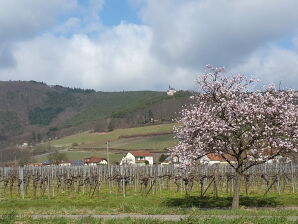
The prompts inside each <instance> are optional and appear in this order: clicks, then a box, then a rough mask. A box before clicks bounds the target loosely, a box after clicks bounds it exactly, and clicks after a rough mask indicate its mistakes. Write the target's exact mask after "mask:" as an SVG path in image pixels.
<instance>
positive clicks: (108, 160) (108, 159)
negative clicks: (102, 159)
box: [107, 142, 110, 166]
mask: <svg viewBox="0 0 298 224" xmlns="http://www.w3.org/2000/svg"><path fill="white" fill-rule="evenodd" d="M107 162H108V166H109V165H110V158H109V142H107Z"/></svg>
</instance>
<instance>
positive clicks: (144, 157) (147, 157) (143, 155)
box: [120, 151, 153, 166]
mask: <svg viewBox="0 0 298 224" xmlns="http://www.w3.org/2000/svg"><path fill="white" fill-rule="evenodd" d="M146 161H148V162H146ZM146 163H148V164H149V165H153V155H152V154H151V153H150V152H146V151H130V152H129V153H127V154H126V156H125V157H123V158H122V160H121V162H120V165H125V164H127V165H133V164H134V165H141V166H142V165H146Z"/></svg>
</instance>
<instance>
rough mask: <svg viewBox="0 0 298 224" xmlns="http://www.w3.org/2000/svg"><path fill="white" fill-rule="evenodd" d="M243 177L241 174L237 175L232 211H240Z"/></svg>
mask: <svg viewBox="0 0 298 224" xmlns="http://www.w3.org/2000/svg"><path fill="white" fill-rule="evenodd" d="M241 177H242V175H241V174H239V173H238V172H236V173H235V179H234V192H233V202H232V209H239V198H240V187H241Z"/></svg>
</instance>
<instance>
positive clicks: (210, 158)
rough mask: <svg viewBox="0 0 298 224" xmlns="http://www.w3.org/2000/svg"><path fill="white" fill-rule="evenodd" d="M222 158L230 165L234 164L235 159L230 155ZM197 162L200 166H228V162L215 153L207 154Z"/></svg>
mask: <svg viewBox="0 0 298 224" xmlns="http://www.w3.org/2000/svg"><path fill="white" fill-rule="evenodd" d="M224 156H225V158H227V159H228V160H229V161H231V162H232V163H233V162H235V159H234V158H233V157H231V156H230V155H228V154H225V155H224ZM199 161H200V163H201V164H210V165H212V164H228V162H227V161H226V160H225V159H224V158H223V157H222V156H220V155H218V154H215V153H209V154H207V155H205V156H203V157H202V158H200V160H199Z"/></svg>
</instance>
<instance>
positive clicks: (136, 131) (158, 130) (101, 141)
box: [51, 124, 174, 148]
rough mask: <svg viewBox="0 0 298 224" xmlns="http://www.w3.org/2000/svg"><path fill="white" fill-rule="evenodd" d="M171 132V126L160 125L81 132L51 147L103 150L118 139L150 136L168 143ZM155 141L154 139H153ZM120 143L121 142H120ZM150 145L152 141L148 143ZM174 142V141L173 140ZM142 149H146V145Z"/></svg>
mask: <svg viewBox="0 0 298 224" xmlns="http://www.w3.org/2000/svg"><path fill="white" fill-rule="evenodd" d="M172 131H173V124H160V125H151V126H145V127H138V128H125V129H116V130H114V131H111V132H102V133H96V132H95V133H90V132H83V133H79V134H76V135H71V136H67V137H64V138H61V139H58V140H55V141H52V143H51V144H52V145H53V146H56V147H66V146H67V147H71V146H72V145H73V144H74V143H76V144H78V145H79V146H80V147H85V148H87V147H94V148H101V147H104V148H105V144H106V142H107V141H109V142H111V143H112V144H113V142H116V141H119V139H121V140H122V139H123V137H124V138H129V137H148V136H150V135H152V136H154V135H163V134H164V135H166V138H165V140H166V141H169V139H172V136H170V135H169V134H170V133H172ZM153 140H155V139H153ZM120 142H121V141H120ZM148 142H149V143H150V144H151V143H152V142H153V141H150V140H149V141H148ZM173 142H174V140H173ZM144 147H147V146H146V144H145V145H144Z"/></svg>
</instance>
